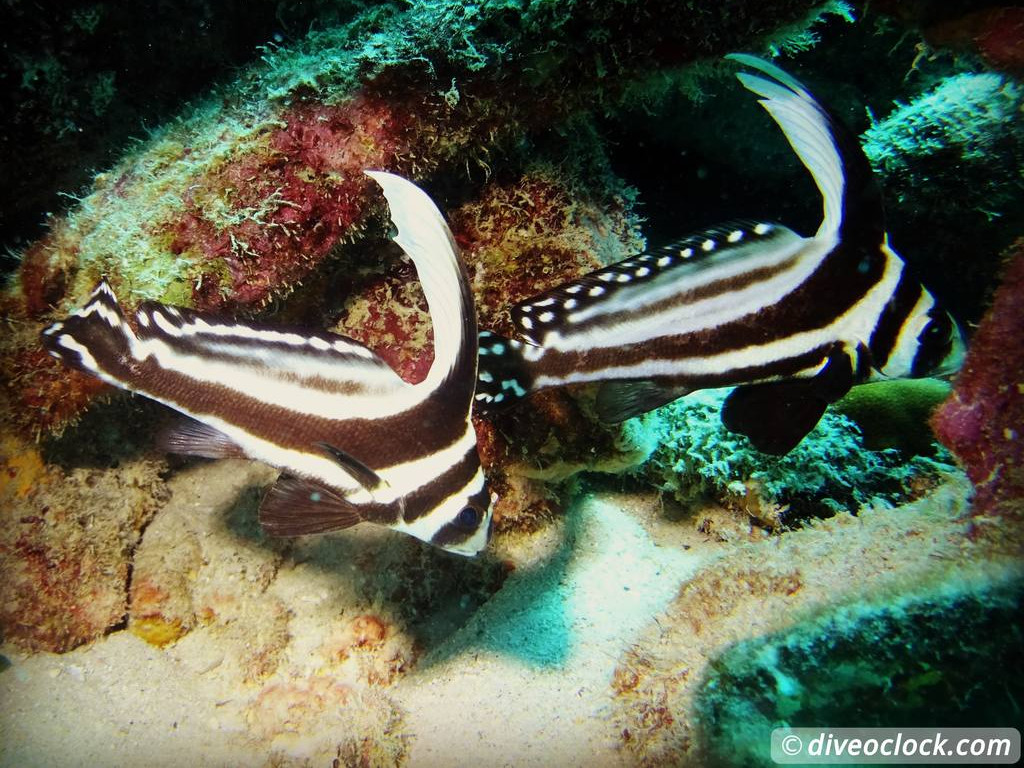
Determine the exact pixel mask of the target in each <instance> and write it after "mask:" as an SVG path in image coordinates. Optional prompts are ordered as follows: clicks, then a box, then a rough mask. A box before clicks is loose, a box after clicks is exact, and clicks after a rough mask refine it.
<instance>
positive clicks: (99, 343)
mask: <svg viewBox="0 0 1024 768" xmlns="http://www.w3.org/2000/svg"><path fill="white" fill-rule="evenodd" d="M42 341H43V346H44V347H45V348H46V350H47V351H48V352H49V353H50V354H51V355H52V356H53V357H55V358H57V359H58V360H60V361H61V362H63V363H64V364H65V365H68V366H70V367H71V368H75V369H76V370H79V371H83V372H85V373H88V374H91V375H93V376H95V377H97V378H99V379H102V380H103V381H105V382H107V383H108V384H112V385H114V386H116V387H120V388H124V383H123V382H125V381H131V380H132V379H133V378H134V372H133V366H134V365H135V360H134V358H133V354H132V350H133V348H134V347H135V345H136V344H137V342H138V337H137V336H136V335H135V333H134V332H133V331H132V328H131V326H130V325H129V324H128V320H127V319H126V318H125V315H124V312H123V311H122V310H121V307H120V305H119V304H118V303H117V298H116V297H115V296H114V292H113V291H112V290H111V289H110V285H108V284H107V282H106V280H103V281H101V282H100V283H99V284H98V285H97V286H96V287H95V288H94V289H93V291H92V293H91V294H90V296H89V300H88V301H87V302H86V303H85V305H84V306H83V307H82V308H81V309H78V310H76V311H75V312H72V313H71V314H70V315H69V316H68V317H67V318H66V319H64V320H62V321H60V322H56V323H53V324H52V325H51V326H49V327H48V328H46V329H45V330H44V331H43V333H42Z"/></svg>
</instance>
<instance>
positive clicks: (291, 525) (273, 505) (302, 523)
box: [259, 475, 363, 536]
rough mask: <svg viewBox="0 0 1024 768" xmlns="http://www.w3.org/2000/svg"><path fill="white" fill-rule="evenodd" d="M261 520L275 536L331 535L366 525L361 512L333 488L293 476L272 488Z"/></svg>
mask: <svg viewBox="0 0 1024 768" xmlns="http://www.w3.org/2000/svg"><path fill="white" fill-rule="evenodd" d="M259 518H260V526H261V527H262V528H263V530H264V531H266V532H267V533H268V534H269V535H271V536H305V535H306V534H310V533H327V532H329V531H337V530H341V529H343V528H351V527H352V526H353V525H356V524H357V523H361V522H363V517H362V516H361V515H360V513H359V508H358V507H357V506H356V505H354V504H351V503H349V502H348V501H346V500H345V498H344V497H343V496H341V495H340V494H338V493H337V492H336V491H334V490H333V489H332V488H330V487H329V486H327V485H324V484H323V483H318V482H315V481H313V480H307V479H304V478H298V477H294V476H292V475H282V476H281V477H279V478H278V479H277V482H275V483H274V484H273V485H272V486H270V489H269V490H268V491H267V493H266V495H265V496H264V497H263V501H262V502H261V504H260V511H259Z"/></svg>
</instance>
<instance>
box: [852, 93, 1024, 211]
mask: <svg viewBox="0 0 1024 768" xmlns="http://www.w3.org/2000/svg"><path fill="white" fill-rule="evenodd" d="M1022 106H1024V88H1022V87H1021V86H1020V85H1019V84H1018V83H1017V82H1015V81H1014V80H1012V79H1010V78H1008V77H1005V76H1002V75H998V74H995V73H964V74H960V75H956V76H954V77H950V78H948V79H946V80H944V81H943V82H942V83H941V84H940V85H939V86H938V87H937V88H935V89H934V90H932V91H930V92H929V93H925V94H922V95H921V96H919V97H917V98H916V99H914V101H912V102H911V103H909V104H903V105H897V108H896V109H895V110H894V111H893V112H892V113H891V114H889V115H888V116H886V117H885V118H884V119H882V120H880V121H876V122H874V123H873V124H872V126H871V127H870V128H869V129H868V130H867V131H866V132H865V133H864V136H863V139H864V152H865V153H866V154H867V156H868V159H869V160H870V161H871V163H872V165H873V166H874V167H875V169H876V170H877V171H878V172H879V173H880V174H881V175H882V177H883V178H884V179H885V189H886V193H887V195H888V196H889V198H890V199H892V200H893V201H894V202H895V203H897V204H899V203H906V204H907V205H908V207H917V208H919V209H926V208H927V209H929V210H935V209H936V203H939V204H940V205H941V202H942V201H948V200H950V199H951V195H957V197H958V199H960V200H961V202H962V204H963V205H965V206H967V207H968V208H972V207H973V208H978V209H981V210H982V211H983V212H984V213H985V214H987V215H989V216H999V215H1001V214H1002V213H1004V212H1005V211H1006V210H1007V208H1008V206H1009V205H1010V204H1011V202H1013V201H1015V200H1019V197H1020V195H1019V193H1018V192H1016V190H1015V185H1014V178H1015V175H1014V169H1015V168H1017V167H1019V166H1020V164H1021V162H1022V161H1024V127H1022V126H1021V121H1020V120H1019V119H1018V116H1019V113H1020V110H1021V107H1022ZM954 158H955V160H953V159H954ZM925 180H927V183H924V181H925ZM965 194H967V195H969V197H967V198H966V199H965V197H964V195H965Z"/></svg>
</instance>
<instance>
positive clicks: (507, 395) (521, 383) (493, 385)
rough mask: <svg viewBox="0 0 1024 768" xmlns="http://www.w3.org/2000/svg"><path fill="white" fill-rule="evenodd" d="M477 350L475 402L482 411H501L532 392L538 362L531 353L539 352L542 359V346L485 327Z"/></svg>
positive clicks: (538, 356) (537, 354)
mask: <svg viewBox="0 0 1024 768" xmlns="http://www.w3.org/2000/svg"><path fill="white" fill-rule="evenodd" d="M477 353H478V355H479V362H478V363H477V372H476V394H475V395H474V396H473V402H474V403H475V404H476V407H477V409H478V410H479V411H482V412H484V413H489V412H494V411H500V410H503V409H505V408H508V407H509V406H512V405H515V404H516V403H518V402H519V401H520V400H522V399H523V398H525V397H526V396H527V395H528V394H530V391H531V387H532V386H533V379H534V376H533V372H532V370H531V368H532V366H533V364H534V363H533V362H531V361H530V360H529V359H528V357H527V355H529V354H535V355H536V356H537V359H539V358H540V356H541V355H542V354H543V351H542V350H540V349H538V348H536V347H528V345H526V344H524V343H523V342H521V341H516V340H514V339H507V338H505V337H504V336H501V335H499V334H497V333H493V332H491V331H481V332H480V334H479V345H478V350H477ZM534 362H535V361H534Z"/></svg>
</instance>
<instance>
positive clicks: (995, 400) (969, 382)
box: [932, 238, 1024, 547]
mask: <svg viewBox="0 0 1024 768" xmlns="http://www.w3.org/2000/svg"><path fill="white" fill-rule="evenodd" d="M1008 256H1009V261H1008V262H1007V264H1006V269H1005V272H1004V274H1003V280H1002V283H1001V285H1000V286H999V288H998V290H997V291H996V294H995V298H994V299H993V301H992V306H991V308H990V309H989V311H988V312H987V313H986V315H985V317H984V319H983V320H982V322H981V325H980V326H979V327H978V331H977V332H976V333H975V334H974V338H973V339H972V340H971V345H970V348H969V349H968V352H967V358H966V360H965V361H964V366H963V369H962V370H961V371H960V374H959V375H958V376H957V378H956V381H955V384H954V389H953V395H952V396H951V397H950V398H949V400H947V401H946V402H945V403H944V404H943V405H942V406H941V407H940V408H939V410H938V411H936V413H935V415H934V417H933V419H932V424H933V426H934V427H935V432H936V434H938V435H939V437H940V439H941V440H942V442H943V443H944V444H945V445H947V446H949V448H950V449H951V450H952V451H953V453H954V454H956V456H957V457H958V458H959V459H960V460H961V461H962V462H963V463H964V465H965V467H966V469H967V474H968V476H969V477H970V478H971V482H973V483H974V485H975V488H976V490H977V495H976V496H975V499H974V504H973V507H972V509H973V512H974V514H976V515H1006V516H1009V517H1012V518H1013V519H1016V520H1018V521H1019V520H1021V519H1024V439H1022V435H1021V431H1022V428H1024V238H1022V239H1020V240H1018V241H1017V242H1016V243H1015V244H1014V246H1013V247H1012V248H1011V249H1010V251H1009V252H1008ZM1010 530H1011V529H1006V530H1003V531H1001V532H999V533H996V534H995V535H997V536H1000V537H1003V538H1006V537H1007V534H1008V533H1009V532H1010ZM1013 530H1016V529H1013ZM1016 539H1017V540H1016V546H1017V547H1020V546H1021V545H1022V542H1021V541H1020V535H1019V533H1018V534H1017V535H1016ZM1007 543H1008V544H1010V545H1011V546H1013V543H1012V542H1011V541H1007Z"/></svg>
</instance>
